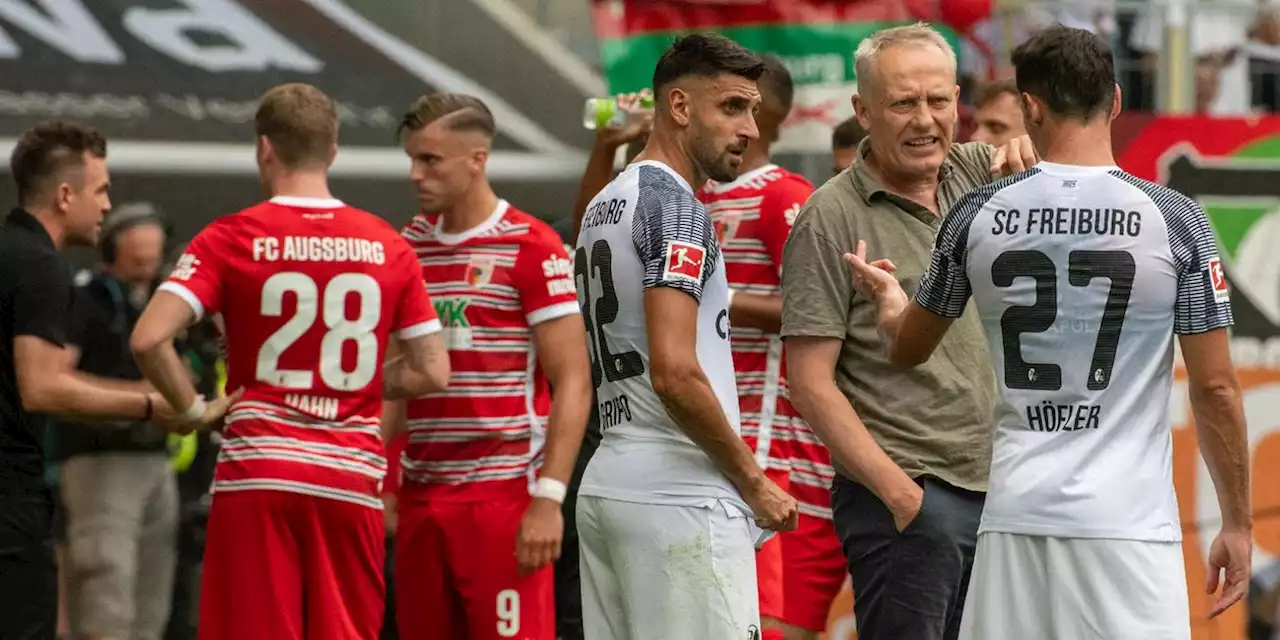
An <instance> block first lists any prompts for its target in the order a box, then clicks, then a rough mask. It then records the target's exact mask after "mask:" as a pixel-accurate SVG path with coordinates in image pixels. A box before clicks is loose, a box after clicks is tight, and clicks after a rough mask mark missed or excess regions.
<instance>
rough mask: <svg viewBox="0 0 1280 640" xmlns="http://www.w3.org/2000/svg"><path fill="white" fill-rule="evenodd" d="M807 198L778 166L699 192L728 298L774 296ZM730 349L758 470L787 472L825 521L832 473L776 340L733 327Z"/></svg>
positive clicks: (805, 183) (802, 183)
mask: <svg viewBox="0 0 1280 640" xmlns="http://www.w3.org/2000/svg"><path fill="white" fill-rule="evenodd" d="M810 193H813V184H810V183H809V180H806V179H804V177H801V175H799V174H795V173H791V172H788V170H786V169H782V168H780V166H776V165H765V166H762V168H759V169H755V170H751V172H748V173H745V174H742V175H740V177H739V178H737V179H736V180H733V182H731V183H723V184H722V183H716V182H708V183H707V184H705V186H704V187H703V188H701V189H700V192H699V195H698V197H699V200H701V201H703V202H704V204H707V210H708V212H709V214H710V216H712V220H714V221H716V230H717V233H718V234H719V239H721V247H722V250H723V255H724V265H726V274H727V276H728V283H730V287H731V288H733V291H737V292H742V293H756V294H762V296H780V294H781V293H782V291H781V284H782V280H781V273H782V247H783V246H785V244H786V239H787V234H788V233H790V232H791V225H792V223H795V216H796V215H797V214H799V212H800V207H801V206H804V202H805V201H806V200H808V198H809V195H810ZM732 346H733V367H735V369H736V371H737V390H739V396H740V399H739V408H740V410H741V412H742V436H744V438H745V439H746V442H748V444H750V445H751V448H753V449H754V451H755V453H756V457H758V460H759V461H760V463H762V465H764V466H767V467H769V468H781V470H787V468H788V470H790V471H791V486H792V493H794V494H795V495H796V499H797V500H799V502H800V507H801V509H803V511H805V512H808V513H812V515H823V513H824V515H826V517H828V518H829V517H831V497H829V494H828V488H829V486H831V480H832V477H833V476H835V472H833V470H832V468H831V460H829V456H828V453H827V449H826V447H823V445H822V443H820V442H819V440H818V438H817V436H814V435H813V433H812V431H810V430H809V428H808V425H805V424H804V421H803V420H801V419H800V417H799V415H797V413H796V411H795V410H794V408H792V407H791V402H790V399H788V393H787V380H786V365H785V362H783V358H782V340H781V338H780V337H778V335H777V334H765V333H763V332H760V330H758V329H750V328H746V326H735V328H733V333H732Z"/></svg>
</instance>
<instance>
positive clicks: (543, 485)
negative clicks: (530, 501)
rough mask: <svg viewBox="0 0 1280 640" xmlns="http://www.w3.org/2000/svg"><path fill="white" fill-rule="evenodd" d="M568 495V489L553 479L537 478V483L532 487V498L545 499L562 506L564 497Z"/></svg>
mask: <svg viewBox="0 0 1280 640" xmlns="http://www.w3.org/2000/svg"><path fill="white" fill-rule="evenodd" d="M568 495H569V487H567V486H565V484H564V483H563V482H560V481H559V480H556V479H555V478H538V483H537V484H536V485H534V487H533V497H535V498H546V499H547V500H550V501H552V502H554V503H556V504H564V499H565V496H568Z"/></svg>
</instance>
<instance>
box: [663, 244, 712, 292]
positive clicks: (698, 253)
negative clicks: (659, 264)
mask: <svg viewBox="0 0 1280 640" xmlns="http://www.w3.org/2000/svg"><path fill="white" fill-rule="evenodd" d="M706 259H707V250H706V249H704V248H703V247H699V246H698V245H696V244H692V243H689V242H680V241H679V240H671V241H669V242H667V267H666V269H664V270H663V271H662V279H663V280H684V281H686V282H702V268H703V263H704V262H706Z"/></svg>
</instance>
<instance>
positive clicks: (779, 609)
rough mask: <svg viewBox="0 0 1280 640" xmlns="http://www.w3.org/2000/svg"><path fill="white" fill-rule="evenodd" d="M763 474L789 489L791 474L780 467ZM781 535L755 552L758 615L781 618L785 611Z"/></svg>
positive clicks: (781, 486)
mask: <svg viewBox="0 0 1280 640" xmlns="http://www.w3.org/2000/svg"><path fill="white" fill-rule="evenodd" d="M764 475H765V476H767V477H768V478H769V479H770V480H772V481H774V483H776V484H777V485H778V486H779V487H780V488H781V489H782V490H783V491H790V490H791V474H790V473H789V472H787V471H784V470H780V469H765V471H764ZM782 545H783V543H782V536H781V535H776V536H774V537H773V538H771V539H770V540H769V541H768V542H766V543H764V546H763V547H760V550H759V551H757V552H756V583H757V585H758V587H759V589H760V617H761V618H773V619H775V620H781V619H782V614H783V613H784V612H785V608H784V607H785V604H786V600H787V599H789V594H787V593H786V590H785V585H784V584H783V582H784V579H783V575H784V572H783V570H782V568H783V565H784V562H783V557H782Z"/></svg>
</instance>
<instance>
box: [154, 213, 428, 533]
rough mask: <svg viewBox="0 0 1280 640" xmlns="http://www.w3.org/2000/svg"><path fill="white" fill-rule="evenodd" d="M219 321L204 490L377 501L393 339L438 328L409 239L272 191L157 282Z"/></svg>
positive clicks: (378, 223) (193, 247)
mask: <svg viewBox="0 0 1280 640" xmlns="http://www.w3.org/2000/svg"><path fill="white" fill-rule="evenodd" d="M160 290H161V291H167V292H170V293H173V294H175V295H178V296H179V297H181V298H182V299H183V300H185V301H186V302H187V303H188V304H189V305H190V306H191V308H192V310H193V311H194V312H195V315H196V316H197V317H199V316H202V315H204V314H205V313H206V312H207V313H211V314H215V316H214V317H215V320H216V321H220V322H219V325H220V329H221V333H222V337H223V339H224V340H225V344H226V351H227V369H228V371H227V388H228V389H238V388H243V389H244V396H243V397H242V399H241V400H240V401H239V402H237V403H236V404H235V405H233V406H232V407H231V410H230V412H229V413H228V414H227V419H226V424H227V427H226V431H225V434H224V435H225V440H224V442H223V444H222V447H221V449H220V451H219V454H218V467H217V472H216V475H215V479H214V486H213V490H214V492H226V491H248V490H274V491H287V492H293V493H302V494H306V495H312V496H318V497H324V498H331V499H335V500H343V501H347V502H352V503H355V504H361V505H365V506H368V507H371V508H381V500H380V497H379V496H380V493H381V490H380V485H381V483H382V480H383V476H384V474H385V472H386V461H385V459H384V458H383V445H382V442H381V432H380V430H379V422H380V417H381V411H382V364H383V354H384V353H385V350H386V345H387V342H388V340H389V338H390V336H391V335H395V336H397V337H399V338H401V339H412V338H417V337H420V336H423V335H426V334H429V333H433V332H436V331H439V330H440V322H439V320H438V319H437V318H436V315H435V313H434V311H433V309H432V306H431V301H430V299H429V298H428V296H427V292H426V289H425V287H424V286H423V283H422V278H421V272H420V271H419V269H418V265H417V259H416V257H415V256H414V253H413V250H412V249H410V247H409V245H408V244H407V243H406V242H405V241H404V240H403V239H402V238H401V237H400V236H399V235H398V234H397V233H396V231H395V230H394V229H392V228H391V226H390V225H388V224H387V223H386V222H385V221H383V220H382V219H380V218H378V217H377V216H374V215H372V214H369V213H366V212H363V211H359V210H356V209H353V208H351V207H348V206H346V205H344V204H342V203H341V202H338V201H336V200H315V199H307V198H287V197H277V198H273V199H272V200H271V201H269V202H266V203H263V204H261V205H258V206H256V207H253V208H250V209H247V210H245V211H242V212H240V213H237V214H235V215H231V216H226V217H223V218H221V219H219V220H218V221H216V222H214V223H213V224H211V225H209V226H208V227H207V228H205V229H204V230H203V231H201V232H200V233H199V234H198V235H197V236H196V237H195V239H193V240H192V241H191V243H190V245H188V247H187V249H186V251H185V253H184V254H183V255H182V257H181V258H180V259H179V260H178V264H177V266H176V267H175V269H174V270H173V272H172V273H171V274H170V276H169V278H168V280H166V282H165V283H164V284H163V285H161V287H160Z"/></svg>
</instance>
